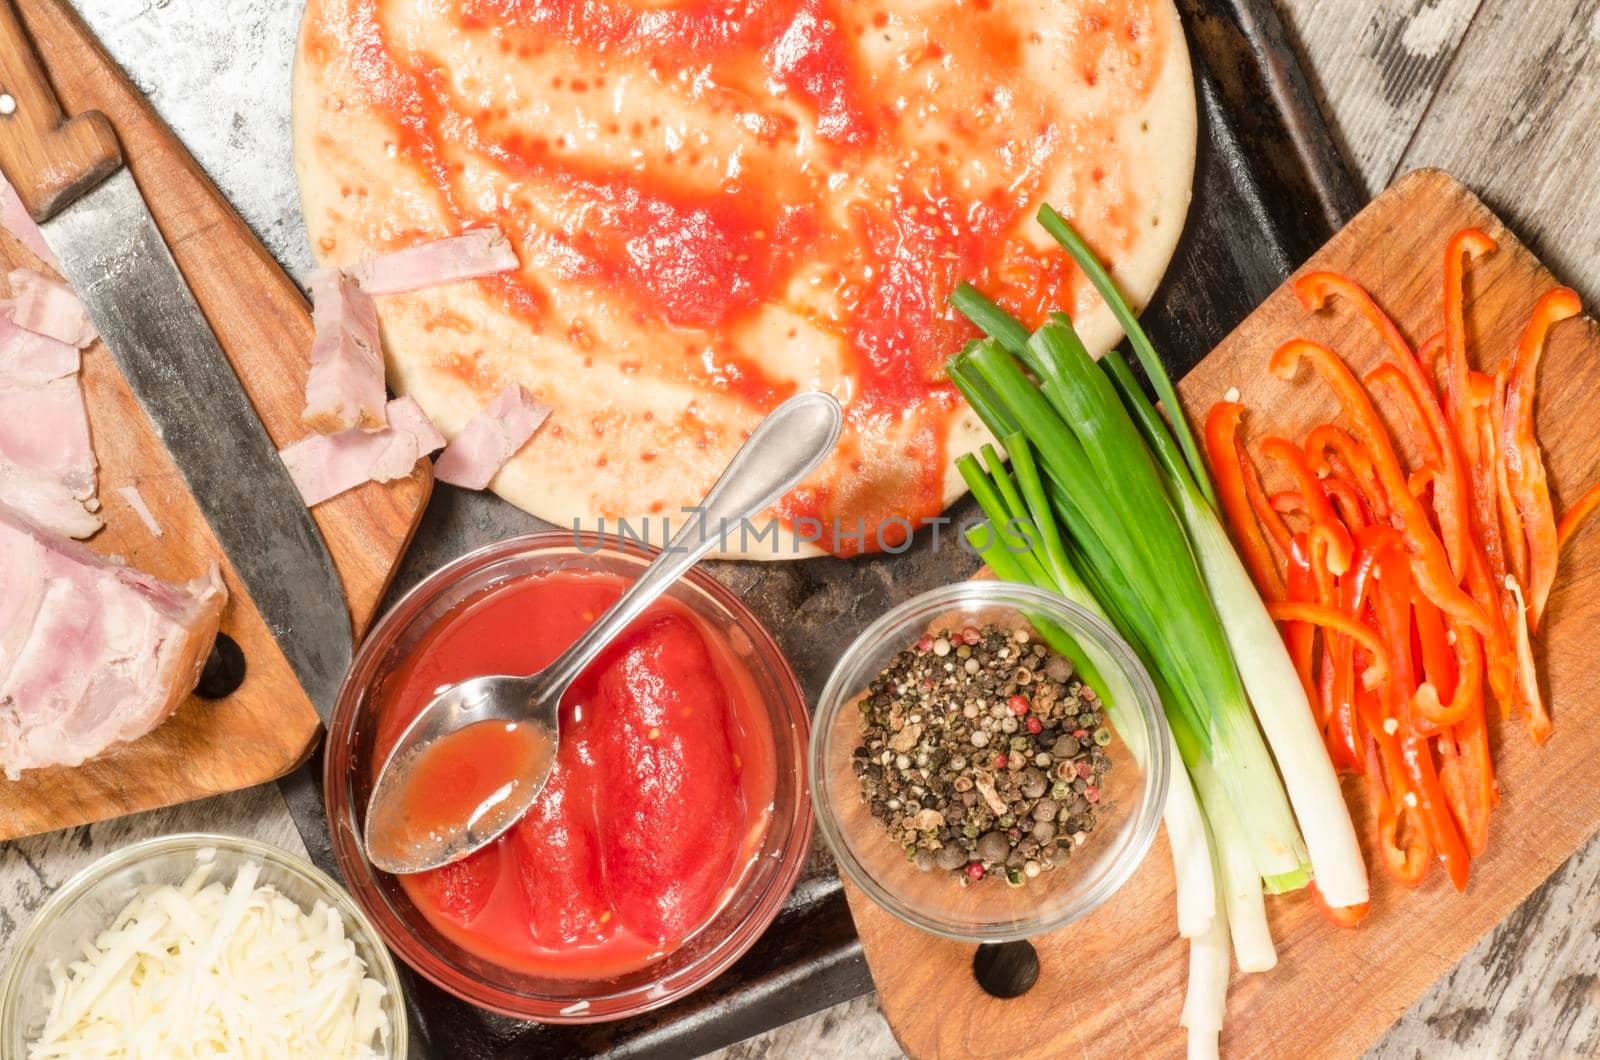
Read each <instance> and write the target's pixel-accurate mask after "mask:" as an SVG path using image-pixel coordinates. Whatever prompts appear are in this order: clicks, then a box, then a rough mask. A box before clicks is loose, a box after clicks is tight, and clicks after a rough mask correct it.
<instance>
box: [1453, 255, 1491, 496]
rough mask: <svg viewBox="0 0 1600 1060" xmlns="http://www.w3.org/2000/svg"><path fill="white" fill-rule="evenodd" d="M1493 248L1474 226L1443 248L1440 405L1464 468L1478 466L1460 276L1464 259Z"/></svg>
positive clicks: (1462, 288) (1462, 271)
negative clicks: (1442, 337)
mask: <svg viewBox="0 0 1600 1060" xmlns="http://www.w3.org/2000/svg"><path fill="white" fill-rule="evenodd" d="M1494 249H1495V241H1494V240H1493V239H1490V238H1489V236H1488V233H1486V232H1484V231H1482V230H1481V229H1477V228H1463V229H1462V230H1461V231H1459V232H1457V233H1456V234H1455V235H1453V236H1451V237H1450V241H1449V242H1448V243H1446V244H1445V248H1444V383H1445V386H1444V397H1445V401H1444V407H1445V415H1446V416H1447V417H1448V419H1449V420H1450V424H1451V426H1453V427H1454V428H1455V429H1456V439H1457V441H1459V442H1460V443H1461V455H1462V456H1463V457H1465V458H1466V462H1467V466H1468V467H1477V466H1478V431H1477V428H1476V427H1475V426H1474V425H1473V416H1472V393H1471V391H1470V389H1469V384H1468V372H1470V371H1471V368H1470V366H1469V365H1468V364H1467V320H1466V310H1465V307H1464V306H1463V302H1464V301H1465V298H1466V294H1465V290H1464V276H1465V272H1466V263H1467V261H1468V260H1470V259H1472V258H1477V257H1479V256H1481V255H1484V254H1489V253H1492V252H1493V251H1494Z"/></svg>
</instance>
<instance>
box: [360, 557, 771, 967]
mask: <svg viewBox="0 0 1600 1060" xmlns="http://www.w3.org/2000/svg"><path fill="white" fill-rule="evenodd" d="M625 584H626V583H625V581H624V580H623V579H621V578H619V577H617V576H615V575H610V574H603V573H597V572H562V573H557V574H551V575H547V576H544V577H539V578H528V579H522V580H518V581H515V582H511V583H508V584H505V585H501V586H497V587H494V588H491V589H488V590H486V591H485V592H483V593H482V594H480V595H479V596H476V597H474V598H472V599H469V600H467V601H466V602H464V603H462V604H461V605H459V606H458V607H457V608H456V609H455V610H454V611H452V612H451V613H450V614H449V615H447V616H446V617H445V618H443V619H442V620H441V621H440V622H439V624H438V626H437V628H435V629H434V630H433V631H432V632H430V633H429V635H428V637H427V638H426V639H425V640H424V641H423V642H421V643H420V644H418V646H417V648H416V649H415V650H414V651H413V652H412V654H411V656H410V657H409V658H408V659H407V660H406V661H405V662H404V664H403V665H402V666H400V667H399V668H398V670H397V671H396V673H395V675H394V676H393V677H392V678H391V679H390V681H389V682H388V684H387V685H386V687H385V689H384V693H383V696H384V699H383V705H382V707H381V711H382V713H381V714H380V717H379V727H378V732H377V737H376V744H377V750H378V752H379V753H378V754H377V755H376V756H375V757H374V762H375V763H377V762H381V761H382V759H383V755H384V753H385V752H386V751H387V749H388V747H390V746H392V744H393V742H394V741H395V740H397V739H398V738H399V736H400V734H401V733H402V732H403V731H404V730H405V727H406V725H407V724H409V723H410V721H411V719H412V718H414V717H415V716H416V715H417V713H418V712H419V711H420V710H421V709H422V708H423V707H424V706H425V705H426V704H427V703H428V702H429V701H430V700H431V699H432V697H433V695H434V692H435V690H436V689H437V688H438V687H439V686H441V685H443V684H446V683H448V682H453V681H458V680H461V679H463V678H465V677H469V676H474V675H477V674H483V673H532V672H534V671H535V670H538V669H539V668H540V667H543V666H545V665H546V664H548V663H549V662H551V661H552V660H554V659H555V657H556V656H557V655H558V654H559V653H560V652H561V651H563V650H565V648H566V647H567V645H568V644H570V643H571V642H572V641H573V640H575V639H576V638H577V636H578V635H579V634H580V633H581V632H582V631H583V630H584V629H585V628H587V627H588V626H589V624H590V623H591V622H592V621H593V620H594V618H595V617H596V616H597V615H599V614H600V612H602V611H603V610H605V608H606V607H608V606H610V605H611V603H612V602H614V601H615V600H616V598H617V597H618V596H619V595H620V594H621V592H622V589H623V588H624V587H625ZM466 731H469V730H463V732H466ZM485 732H489V730H485ZM501 735H503V734H495V733H490V735H489V738H488V739H487V741H486V742H487V743H489V744H491V745H492V746H491V747H490V750H491V751H493V752H494V755H493V756H492V757H491V758H490V759H489V760H487V761H486V762H485V763H484V769H485V771H486V774H496V770H501V771H503V768H502V767H503V766H504V765H505V763H504V762H503V761H501V753H502V752H504V753H508V754H515V753H518V752H519V748H518V746H517V745H516V743H515V741H511V742H509V743H508V742H507V741H505V740H503V739H501V738H500V736H501ZM480 738H481V737H480V736H478V735H475V736H474V737H473V742H477V741H478V740H479V739H480ZM461 768H466V766H465V765H464V764H463V762H462V761H461V760H460V759H459V758H457V759H454V760H453V761H452V762H451V763H450V767H449V768H441V769H435V770H432V771H431V772H430V773H429V774H428V776H426V777H424V778H423V779H424V780H432V781H434V782H435V783H437V784H444V785H446V787H448V788H449V789H450V790H448V791H439V792H436V796H437V797H438V799H439V801H440V804H441V805H446V804H449V803H451V802H452V801H454V802H458V803H459V802H460V800H461V799H466V800H467V801H469V802H472V803H473V805H476V801H475V800H477V799H478V798H479V797H480V795H481V794H482V792H481V789H482V788H483V785H482V784H478V783H477V782H476V780H475V778H474V777H473V776H460V775H456V773H457V771H458V770H459V769H461ZM775 768H776V767H775V751H774V746H773V737H772V731H771V728H770V723H769V721H768V719H767V714H766V709H765V707H764V705H763V704H762V703H761V702H760V701H759V699H758V698H757V693H756V692H755V689H754V687H753V685H752V683H751V681H750V678H749V677H748V675H747V674H746V673H745V672H744V670H743V669H742V668H741V667H740V666H739V665H738V663H737V662H736V661H735V659H734V657H733V654H732V652H731V651H730V650H729V649H728V647H727V646H726V645H725V644H723V643H722V641H721V640H720V639H719V638H718V636H717V635H716V633H715V631H714V630H712V629H711V628H709V627H708V626H707V625H706V624H705V623H704V622H703V621H702V620H700V619H699V618H698V617H697V616H695V615H694V614H693V613H692V612H690V611H689V610H688V609H687V608H685V607H683V606H682V605H680V604H678V603H676V602H673V601H661V602H658V603H657V604H655V605H653V606H652V607H651V608H650V610H648V611H647V612H646V613H645V615H644V616H643V617H642V618H640V619H639V620H638V621H637V622H636V623H635V624H634V625H633V626H631V627H630V628H629V630H628V631H627V632H626V633H625V634H624V635H623V636H622V637H621V638H619V640H618V642H617V643H616V644H614V645H613V646H612V647H611V648H610V649H609V650H608V651H607V653H606V655H605V656H603V657H602V659H601V660H600V661H598V662H597V663H596V664H595V665H594V666H592V667H591V668H590V669H589V671H588V672H586V673H585V674H584V675H583V676H582V677H581V678H580V679H579V681H578V682H576V683H575V684H574V686H573V688H572V689H571V691H569V693H568V694H567V696H565V697H564V698H563V700H562V703H561V739H560V747H559V749H558V751H557V754H556V765H555V769H554V770H553V771H552V773H551V776H550V779H549V781H548V782H547V784H546V786H545V788H544V789H543V790H542V791H541V792H540V795H539V798H538V799H537V800H536V802H535V804H534V806H533V808H532V809H531V810H530V811H529V812H528V814H527V815H526V816H525V817H523V818H522V820H521V821H519V822H518V823H517V824H516V825H514V826H513V827H512V829H511V830H510V831H509V832H508V833H507V834H506V835H504V836H502V837H501V838H500V839H498V840H496V841H495V842H494V843H493V844H491V845H490V846H488V847H486V848H484V849H483V850H481V851H479V852H478V853H476V854H473V855H471V856H470V857H468V858H466V859H464V860H462V861H458V862H455V863H453V864H451V865H447V866H445V867H444V868H442V869H436V870H433V871H431V872H424V873H418V874H416V875H411V876H402V877H399V882H400V886H401V887H402V889H403V890H404V891H405V893H406V895H407V896H408V897H409V898H410V899H411V901H412V902H413V903H414V904H415V905H416V907H417V908H418V909H419V910H420V911H421V913H422V915H423V916H424V917H425V918H426V919H427V921H428V923H429V924H431V925H432V926H433V927H434V928H435V929H436V930H438V931H439V932H440V934H442V935H444V936H445V937H446V938H447V939H449V940H451V941H452V942H454V943H455V944H456V945H458V946H460V947H462V948H463V949H465V950H467V951H468V952H470V953H472V954H474V955H476V956H478V957H480V958H482V959H483V960H486V961H489V962H491V963H494V964H497V965H500V966H501V967H506V968H511V969H514V970H517V971H520V972H525V973H529V974H534V975H545V976H553V977H561V978H601V977H607V976H614V975H620V974H623V973H626V972H629V971H632V970H634V969H636V968H639V967H642V966H644V965H646V964H648V963H650V962H651V961H653V960H656V959H658V958H659V957H661V956H663V955H665V954H667V953H670V952H671V951H672V950H674V949H676V948H677V947H679V946H681V945H682V944H683V942H684V941H685V940H686V939H688V938H689V937H691V936H693V935H694V934H695V932H697V931H698V930H699V929H700V928H702V927H704V926H705V924H707V923H708V922H710V921H711V920H712V919H713V918H714V917H715V915H716V914H717V912H718V911H719V910H720V909H721V908H722V906H723V905H724V904H725V903H726V901H727V899H728V898H729V896H730V895H731V894H732V893H733V892H734V891H735V890H736V889H737V888H738V886H739V884H740V882H741V881H742V880H743V878H744V876H745V875H746V873H747V872H748V871H749V869H750V867H751V866H752V864H753V861H754V858H755V857H756V852H757V851H758V850H759V848H760V844H761V842H762V839H763V838H764V836H765V834H766V828H767V822H768V820H769V818H770V815H771V812H772V801H773V795H774V790H775V786H776V778H775ZM463 793H465V794H463ZM418 794H419V795H420V794H424V793H422V792H420V791H419V793H418Z"/></svg>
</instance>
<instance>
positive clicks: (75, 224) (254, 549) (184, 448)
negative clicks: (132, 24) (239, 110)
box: [0, 0, 352, 720]
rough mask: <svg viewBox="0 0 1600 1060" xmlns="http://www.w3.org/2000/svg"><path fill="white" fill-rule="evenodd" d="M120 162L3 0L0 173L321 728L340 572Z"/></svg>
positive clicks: (344, 628)
mask: <svg viewBox="0 0 1600 1060" xmlns="http://www.w3.org/2000/svg"><path fill="white" fill-rule="evenodd" d="M121 161H122V159H121V150H120V147H119V145H118V144H117V141H116V135H115V132H114V131H113V130H112V129H111V126H110V123H109V122H107V121H106V120H105V118H104V116H103V115H101V114H99V113H98V112H88V113H86V114H80V115H77V116H75V117H73V118H71V119H67V118H65V116H64V115H63V113H62V111H61V108H60V104H59V103H58V102H57V101H56V98H55V95H54V92H53V90H52V89H51V88H50V86H49V83H48V81H46V79H45V75H44V72H43V69H42V67H41V66H40V65H39V62H38V59H37V57H36V55H35V54H34V52H33V46H32V42H31V41H29V40H28V38H27V37H26V35H25V31H24V30H23V28H22V25H21V22H20V20H19V19H18V18H17V16H16V12H15V10H14V8H13V7H12V4H11V0H0V169H3V170H4V172H5V175H6V177H7V179H8V180H10V182H11V183H12V185H13V186H14V187H15V188H16V189H17V193H18V195H19V197H20V198H21V199H22V201H23V203H24V205H26V206H27V207H28V210H29V212H30V213H31V214H32V215H33V217H34V219H35V220H36V221H38V222H40V228H41V230H42V231H43V233H44V238H45V242H47V243H48V244H49V246H50V249H51V250H52V251H54V252H55V255H56V257H57V259H58V260H59V261H60V266H61V271H62V274H63V275H64V276H65V278H66V279H67V281H68V283H70V284H71V285H72V288H73V290H74V291H75V292H76V293H77V295H78V298H79V299H80V300H81V301H82V302H83V305H84V308H85V309H86V310H87V311H88V314H89V319H90V320H91V321H93V323H94V326H95V328H96V329H97V330H98V331H99V332H100V337H101V338H102V339H103V340H104V341H105V344H106V347H107V348H108V349H109V350H110V351H111V353H112V355H113V356H114V357H115V358H116V361H117V365H118V367H119V368H120V369H121V370H122V375H123V378H124V379H126V380H127V383H128V386H129V388H130V389H131V390H132V391H133V393H134V396H135V397H136V398H137V399H138V401H139V404H140V406H141V407H142V408H143V410H144V412H145V415H146V416H147V417H148V418H149V419H150V422H151V423H152V424H153V425H154V427H155V430H156V433H157V435H158V436H159V437H160V438H161V439H162V441H163V442H164V443H165V445H166V447H167V451H168V452H169V453H170V454H171V455H172V459H173V462H174V463H175V464H177V466H178V470H179V471H180V472H181V473H182V475H183V477H184V480H185V481H186V482H187V483H188V486H189V492H190V493H191V494H192V495H193V496H194V498H195V501H196V503H197V504H198V505H199V506H200V510H201V512H202V513H203V514H204V515H205V518H206V521H207V522H208V523H209V524H210V526H211V530H212V533H213V534H215V535H216V538H217V541H218V543H219V544H221V546H222V549H223V551H224V552H225V553H226V554H227V558H228V560H229V562H231V563H232V565H233V569H234V571H235V572H236V573H237V574H238V576H239V579H240V581H242V582H243V583H244V587H245V589H246V590H247V591H248V592H249V594H250V598H251V600H252V601H253V602H254V604H255V606H256V610H257V611H259V612H260V614H261V617H262V618H263V619H264V620H265V622H266V624H267V627H268V628H269V629H270V630H271V631H272V635H273V637H274V638H275V639H276V640H277V642H278V646H279V647H280V648H281V649H282V650H283V653H284V656H285V657H286V658H287V659H288V661H289V665H290V666H291V667H292V668H293V670H294V673H295V676H296V677H297V678H298V679H299V682H300V685H301V687H302V688H304V689H305V692H306V695H307V696H308V697H309V698H310V700H311V703H312V705H313V706H314V707H315V708H316V709H317V712H318V713H319V714H320V715H321V716H322V717H323V719H324V720H326V719H327V717H328V715H329V714H330V712H331V711H332V709H333V702H334V699H335V696H336V694H337V692H338V689H339V684H340V682H341V681H342V680H343V677H344V673H345V670H346V669H348V667H349V665H350V659H351V650H352V636H351V626H350V616H349V612H348V610H347V609H346V605H345V598H344V591H343V588H342V586H341V583H340V581H339V576H338V574H337V572H336V571H335V570H334V566H333V560H332V557H330V556H329V554H328V549H327V546H326V544H325V543H324V542H323V540H322V535H321V533H320V532H319V531H318V529H317V526H316V523H315V522H314V521H313V520H312V518H311V513H310V512H309V511H308V510H307V509H306V506H305V504H304V502H303V501H302V500H301V497H300V494H299V491H298V490H297V489H296V488H295V485H294V482H293V481H292V480H291V479H290V478H289V473H288V470H287V469H286V468H285V467H284V465H283V462H282V461H281V460H280V459H279V458H278V454H277V450H276V449H275V448H274V447H273V445H272V440H271V439H270V438H269V437H268V436H267V432H266V428H265V427H264V426H263V425H262V423H261V420H260V419H259V418H258V417H257V416H256V413H255V409H254V407H253V406H252V405H251V403H250V398H249V396H248V395H247V394H246V393H245V390H244V387H243V385H242V384H241V383H240V382H239V378H238V376H237V375H236V374H235V373H234V370H233V366H232V365H231V364H230V363H229V361H228V358H227V356H226V354H224V353H223V350H222V347H221V345H220V344H219V343H218V342H217V338H216V336H215V335H214V334H213V333H212V331H211V328H210V326H209V325H208V324H207V322H206V319H205V316H204V314H203V313H202V312H201V309H200V306H199V304H198V303H197V302H196V301H195V298H194V294H193V293H192V292H191V291H190V290H189V286H188V284H187V283H186V282H185V281H184V278H183V274H182V273H181V272H180V271H179V270H178V265H177V262H175V261H174V260H173V257H172V253H171V251H170V250H169V249H168V247H167V244H166V241H165V240H164V239H163V238H162V236H161V232H160V230H159V229H158V228H157V227H156V223H155V220H154V218H152V217H151V216H150V211H149V208H148V207H147V206H146V205H145V202H144V198H143V196H141V195H140V193H139V189H138V187H137V186H136V185H135V184H134V181H133V177H132V174H130V173H129V172H128V170H127V168H126V167H125V166H123V165H122V164H121ZM107 174H109V175H107Z"/></svg>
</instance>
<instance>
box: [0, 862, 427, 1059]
mask: <svg viewBox="0 0 1600 1060" xmlns="http://www.w3.org/2000/svg"><path fill="white" fill-rule="evenodd" d="M405 1055H406V1014H405V1000H404V997H403V995H402V993H401V989H400V982H399V980H398V978H397V976H396V973H395V966H394V961H393V960H392V959H391V958H390V956H389V952H388V951H387V950H386V949H385V948H384V946H383V943H382V942H381V941H379V939H378V936H377V934H376V933H375V932H374V931H373V929H372V925H371V924H370V923H368V921H367V918H366V916H365V915H364V914H363V913H362V912H361V910H360V909H358V908H357V907H356V905H355V903H354V902H353V901H351V899H350V897H349V895H347V894H346V893H345V892H344V890H343V889H342V888H341V887H340V886H339V885H338V884H337V883H335V882H334V880H333V879H332V878H331V877H330V876H328V875H327V874H326V873H324V872H322V871H320V870H319V869H317V868H315V867H314V866H312V865H311V864H310V863H309V862H307V861H305V860H304V859H303V858H299V857H295V856H293V855H291V854H289V853H287V852H285V851H283V850H280V849H278V848H277V847H274V846H270V845H268V844H266V843H259V842H256V841H254V840H250V839H241V838H238V837H234V836H224V835H203V834H185V835H173V836H165V837H162V838H158V839H150V840H146V841H144V842H141V843H135V844H133V845H131V846H128V847H125V848H123V849H122V850H119V851H117V852H116V853H114V854H111V855H109V856H107V857H105V858H102V859H101V860H100V861H98V862H96V863H95V864H93V865H91V866H90V867H89V868H87V869H85V870H84V871H83V872H81V873H79V874H78V875H77V876H76V877H74V878H73V879H71V880H70V881H68V882H67V883H66V884H65V885H64V886H62V887H61V888H60V890H58V891H57V892H56V893H55V894H54V895H52V896H51V898H50V900H49V901H48V902H46V903H45V904H44V906H43V907H42V908H41V909H40V910H39V912H38V914H37V915H36V916H35V917H34V920H33V922H32V923H31V924H29V925H28V927H27V929H26V930H25V931H24V932H23V934H22V936H21V937H20V938H19V939H18V940H17V945H16V948H15V950H14V951H13V953H12V955H11V959H10V961H9V963H8V964H7V965H6V967H5V970H4V973H3V974H0V1056H5V1057H7V1058H8V1060H9V1058H14V1060H78V1058H89V1057H93V1058H96V1060H100V1058H116V1057H134V1056H161V1057H172V1058H187V1057H199V1056H207V1057H210V1056H237V1057H247V1058H255V1057H260V1058H263V1060H268V1058H270V1060H292V1058H297V1057H308V1058H312V1057H314V1058H316V1060H338V1058H349V1060H368V1058H371V1060H378V1058H386V1057H402V1056H405Z"/></svg>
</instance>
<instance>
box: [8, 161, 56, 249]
mask: <svg viewBox="0 0 1600 1060" xmlns="http://www.w3.org/2000/svg"><path fill="white" fill-rule="evenodd" d="M0 227H3V228H4V229H5V230H6V231H7V232H10V233H11V236H12V238H13V239H15V240H16V241H17V242H18V243H21V244H22V245H23V246H25V247H27V248H28V249H29V250H31V251H33V254H34V256H35V257H37V258H38V259H39V260H40V261H42V262H44V263H45V264H46V265H48V266H50V267H51V268H52V269H54V270H56V271H57V272H60V271H61V263H60V262H59V261H57V260H56V256H55V253H54V252H53V251H52V250H51V249H50V244H48V243H46V242H45V241H44V233H43V232H41V231H39V226H38V225H37V224H35V223H34V220H33V218H32V217H30V216H29V215H28V208H27V207H26V206H24V205H22V199H21V198H19V197H18V196H17V189H16V188H13V187H12V186H11V184H10V183H9V182H8V181H7V180H6V179H5V178H4V177H0Z"/></svg>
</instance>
